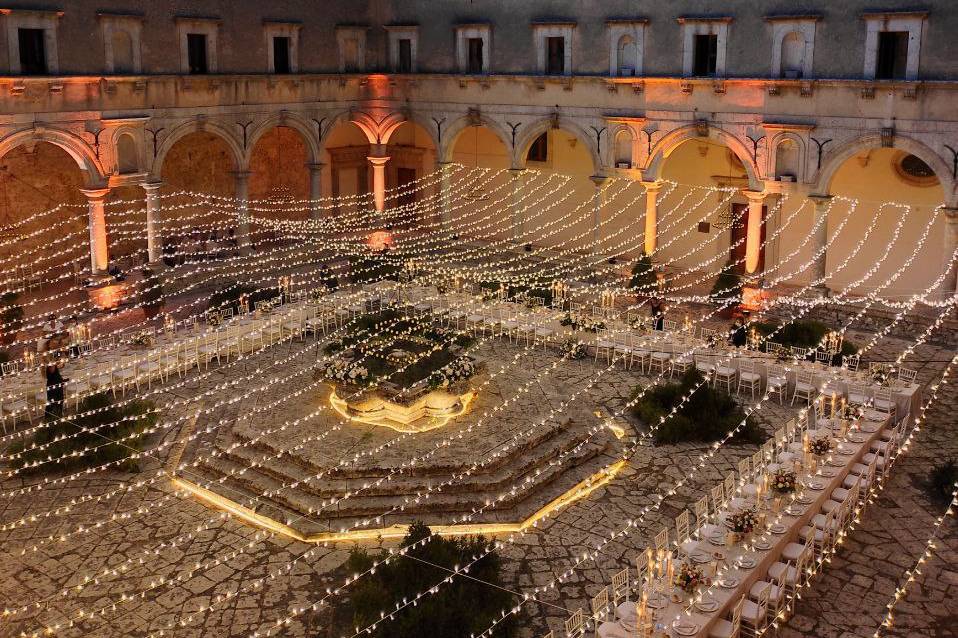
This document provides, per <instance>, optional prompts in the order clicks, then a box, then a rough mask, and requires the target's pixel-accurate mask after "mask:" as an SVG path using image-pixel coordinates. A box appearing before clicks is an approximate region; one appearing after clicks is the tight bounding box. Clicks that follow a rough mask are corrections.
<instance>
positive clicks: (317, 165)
mask: <svg viewBox="0 0 958 638" xmlns="http://www.w3.org/2000/svg"><path fill="white" fill-rule="evenodd" d="M306 168H308V169H309V170H311V171H321V170H323V169H324V168H326V162H306Z"/></svg>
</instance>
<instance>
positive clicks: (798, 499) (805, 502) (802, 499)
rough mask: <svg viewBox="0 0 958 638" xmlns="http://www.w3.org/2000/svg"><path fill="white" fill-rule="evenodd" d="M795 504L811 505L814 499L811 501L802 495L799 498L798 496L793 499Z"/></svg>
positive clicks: (810, 498)
mask: <svg viewBox="0 0 958 638" xmlns="http://www.w3.org/2000/svg"><path fill="white" fill-rule="evenodd" d="M795 502H796V503H801V504H802V505H811V504H812V503H814V502H815V499H813V498H812V497H810V496H805V495H804V494H802V495H801V496H798V497H796V498H795Z"/></svg>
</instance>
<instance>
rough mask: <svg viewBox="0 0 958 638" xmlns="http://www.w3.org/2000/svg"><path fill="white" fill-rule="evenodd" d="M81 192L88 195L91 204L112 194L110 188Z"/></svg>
mask: <svg viewBox="0 0 958 638" xmlns="http://www.w3.org/2000/svg"><path fill="white" fill-rule="evenodd" d="M80 192H81V193H83V194H84V195H86V198H87V199H88V200H90V201H91V202H95V201H99V200H102V199H105V198H106V196H107V195H109V194H110V189H109V188H81V189H80Z"/></svg>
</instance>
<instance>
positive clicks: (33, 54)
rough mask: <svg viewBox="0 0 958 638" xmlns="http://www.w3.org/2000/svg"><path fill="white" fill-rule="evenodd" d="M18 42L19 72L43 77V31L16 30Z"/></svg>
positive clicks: (44, 57)
mask: <svg viewBox="0 0 958 638" xmlns="http://www.w3.org/2000/svg"><path fill="white" fill-rule="evenodd" d="M17 36H18V37H19V40H20V72H21V73H23V74H24V75H45V74H46V72H47V52H46V48H45V46H44V42H43V39H44V37H43V36H44V30H43V29H17Z"/></svg>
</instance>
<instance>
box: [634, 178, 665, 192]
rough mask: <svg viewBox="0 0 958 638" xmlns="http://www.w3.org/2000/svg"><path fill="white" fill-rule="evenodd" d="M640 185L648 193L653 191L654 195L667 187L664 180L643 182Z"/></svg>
mask: <svg viewBox="0 0 958 638" xmlns="http://www.w3.org/2000/svg"><path fill="white" fill-rule="evenodd" d="M639 183H640V184H642V187H643V188H644V189H645V190H646V191H647V192H649V191H651V192H653V193H657V192H658V191H659V190H661V189H662V187H663V186H665V180H663V179H653V180H641V181H640V182H639Z"/></svg>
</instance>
